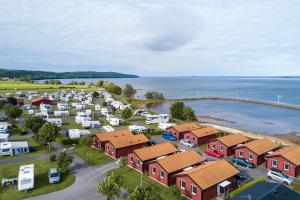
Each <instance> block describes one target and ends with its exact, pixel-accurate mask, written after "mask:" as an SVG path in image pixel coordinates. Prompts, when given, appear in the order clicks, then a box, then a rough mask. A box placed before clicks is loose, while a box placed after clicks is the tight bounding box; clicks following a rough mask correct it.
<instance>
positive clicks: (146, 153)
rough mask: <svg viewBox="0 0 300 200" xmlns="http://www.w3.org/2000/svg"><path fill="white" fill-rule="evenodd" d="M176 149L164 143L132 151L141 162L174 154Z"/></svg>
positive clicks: (168, 143)
mask: <svg viewBox="0 0 300 200" xmlns="http://www.w3.org/2000/svg"><path fill="white" fill-rule="evenodd" d="M176 151H177V148H176V147H175V146H174V145H173V144H171V143H170V142H164V143H161V144H157V145H154V146H150V147H145V148H141V149H136V150H134V153H135V154H136V155H137V156H138V157H139V158H140V159H141V160H142V161H146V160H151V159H154V158H158V157H160V156H164V155H168V154H171V153H175V152H176Z"/></svg>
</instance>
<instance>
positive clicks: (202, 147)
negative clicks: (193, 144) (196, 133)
mask: <svg viewBox="0 0 300 200" xmlns="http://www.w3.org/2000/svg"><path fill="white" fill-rule="evenodd" d="M206 148H207V144H201V145H200V146H199V149H200V151H201V152H204V151H205V149H206Z"/></svg>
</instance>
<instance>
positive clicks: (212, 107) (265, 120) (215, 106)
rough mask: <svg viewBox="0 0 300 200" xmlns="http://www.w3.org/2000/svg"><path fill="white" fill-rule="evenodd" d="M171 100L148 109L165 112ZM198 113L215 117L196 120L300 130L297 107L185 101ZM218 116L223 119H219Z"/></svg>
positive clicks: (268, 131)
mask: <svg viewBox="0 0 300 200" xmlns="http://www.w3.org/2000/svg"><path fill="white" fill-rule="evenodd" d="M172 103H173V102H166V103H159V104H154V105H152V106H151V109H152V110H155V111H157V112H160V113H169V108H170V106H171V104H172ZM185 104H186V105H187V106H191V107H192V108H193V109H194V110H195V113H196V114H197V115H198V116H199V115H200V116H210V117H213V118H217V119H208V118H199V120H200V121H204V122H210V123H215V124H219V125H224V126H228V127H232V128H239V129H242V130H251V131H255V132H260V133H265V134H269V135H273V134H286V133H291V132H300V111H299V110H290V109H284V108H279V107H273V106H268V105H261V104H254V103H244V102H233V101H220V100H195V101H185ZM220 119H225V121H221V120H220Z"/></svg>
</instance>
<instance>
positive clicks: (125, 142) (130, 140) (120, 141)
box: [109, 134, 149, 149]
mask: <svg viewBox="0 0 300 200" xmlns="http://www.w3.org/2000/svg"><path fill="white" fill-rule="evenodd" d="M148 141H149V139H148V138H147V137H146V136H145V135H144V134H138V135H131V136H127V137H115V138H111V139H109V142H111V143H112V145H113V146H114V147H115V148H116V149H119V148H123V147H128V146H132V145H136V144H141V143H146V142H148Z"/></svg>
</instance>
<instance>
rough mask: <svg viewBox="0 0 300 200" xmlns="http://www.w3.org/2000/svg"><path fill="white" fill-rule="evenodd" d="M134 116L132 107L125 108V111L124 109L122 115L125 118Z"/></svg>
mask: <svg viewBox="0 0 300 200" xmlns="http://www.w3.org/2000/svg"><path fill="white" fill-rule="evenodd" d="M131 116H132V111H131V109H130V108H125V109H124V110H123V111H122V117H123V118H124V119H128V118H130V117H131Z"/></svg>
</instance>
